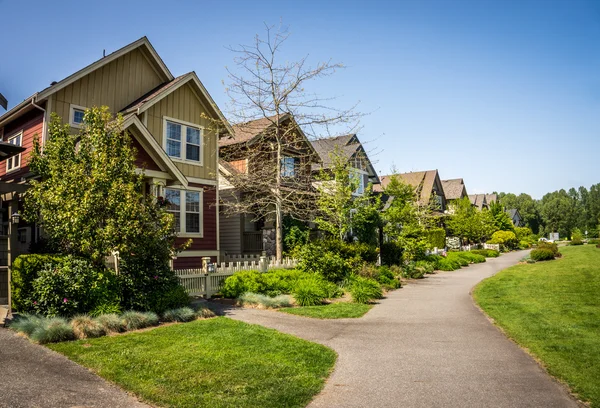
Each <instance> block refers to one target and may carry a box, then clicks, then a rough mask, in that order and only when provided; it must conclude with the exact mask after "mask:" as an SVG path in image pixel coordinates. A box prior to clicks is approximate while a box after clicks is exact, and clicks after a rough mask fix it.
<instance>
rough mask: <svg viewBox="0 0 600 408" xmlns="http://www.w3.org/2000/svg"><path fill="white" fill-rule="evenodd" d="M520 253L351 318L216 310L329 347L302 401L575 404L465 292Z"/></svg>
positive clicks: (394, 296)
mask: <svg viewBox="0 0 600 408" xmlns="http://www.w3.org/2000/svg"><path fill="white" fill-rule="evenodd" d="M522 256H523V253H511V254H506V255H502V256H501V257H500V258H497V259H488V262H486V263H484V264H479V265H472V266H470V267H468V268H463V269H461V270H459V271H454V272H441V273H438V274H436V275H433V276H429V277H428V278H426V279H423V280H419V281H417V282H415V283H411V284H410V285H407V286H406V287H404V288H402V289H400V290H397V291H395V292H392V293H390V294H389V296H388V297H387V298H386V299H384V300H382V301H381V303H380V304H379V305H377V306H375V307H374V308H373V309H372V310H371V311H370V312H369V313H367V314H366V315H365V316H364V317H363V318H360V319H344V320H316V319H309V318H303V317H298V316H293V315H287V314H283V313H279V312H272V311H261V310H253V309H229V310H225V314H226V315H227V316H229V317H231V318H234V319H238V320H243V321H245V322H248V323H257V324H261V325H264V326H268V327H272V328H275V329H277V330H280V331H282V332H286V333H291V334H294V335H296V336H299V337H302V338H305V339H307V340H311V341H316V342H319V343H322V344H324V345H327V346H329V347H331V348H333V349H334V350H335V351H337V352H338V354H339V358H338V362H337V364H336V368H335V371H334V373H333V374H332V376H331V377H330V379H329V380H328V382H327V384H326V386H325V388H324V390H323V392H321V394H319V395H318V396H317V397H316V398H315V399H314V401H313V402H312V403H311V404H310V407H315V408H316V407H478V408H480V407H536V408H538V407H544V408H551V407H577V406H579V404H578V403H577V402H576V401H575V400H574V399H573V398H572V397H571V396H570V395H569V394H568V392H567V391H566V389H565V388H564V387H563V386H562V385H561V384H559V383H557V382H556V381H555V380H553V379H552V378H551V377H550V376H549V375H548V374H547V373H546V372H545V371H544V370H542V369H541V368H540V366H539V365H538V364H537V363H536V362H535V361H534V360H533V359H532V358H531V357H530V356H529V355H527V354H526V353H525V352H524V351H523V350H521V349H520V348H519V347H518V346H517V345H516V344H514V343H513V342H512V341H510V340H508V339H507V338H506V337H505V336H504V335H503V334H502V333H501V332H500V331H499V330H498V329H497V328H496V327H494V326H493V325H492V324H491V323H490V322H489V321H488V320H487V318H486V317H485V316H484V315H483V314H482V313H481V312H480V311H479V309H478V308H477V307H476V306H475V305H474V303H473V301H472V299H471V296H470V290H471V288H473V286H474V285H475V284H477V282H479V281H481V280H482V279H484V278H486V277H488V276H491V275H493V274H494V273H496V272H498V271H500V270H502V269H504V268H506V267H508V266H510V265H513V264H515V263H517V262H518V260H519V259H520V258H521V257H522Z"/></svg>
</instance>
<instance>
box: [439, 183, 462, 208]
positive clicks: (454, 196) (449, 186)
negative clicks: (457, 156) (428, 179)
mask: <svg viewBox="0 0 600 408" xmlns="http://www.w3.org/2000/svg"><path fill="white" fill-rule="evenodd" d="M442 187H443V188H444V195H445V196H446V202H447V203H448V206H449V207H450V204H452V203H453V202H455V201H457V200H461V199H463V198H465V197H468V194H467V188H466V187H465V182H464V181H463V179H461V178H458V179H450V180H442Z"/></svg>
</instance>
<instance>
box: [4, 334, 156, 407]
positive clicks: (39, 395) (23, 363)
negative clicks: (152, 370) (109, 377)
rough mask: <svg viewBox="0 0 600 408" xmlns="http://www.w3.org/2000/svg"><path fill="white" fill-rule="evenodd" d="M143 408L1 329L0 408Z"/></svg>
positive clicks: (88, 373)
mask: <svg viewBox="0 0 600 408" xmlns="http://www.w3.org/2000/svg"><path fill="white" fill-rule="evenodd" d="M5 407H6V408H37V407H39V408H55V407H56V408H64V407H73V408H92V407H93V408H129V407H135V408H143V407H148V406H147V405H145V404H142V403H140V402H138V401H137V400H136V399H135V398H134V397H132V396H130V395H128V394H127V393H125V392H124V391H123V390H121V389H120V388H118V387H117V386H114V385H112V384H109V383H108V382H106V381H104V380H103V379H102V378H100V377H98V376H97V375H95V374H94V373H92V372H91V371H89V370H88V369H86V368H84V367H82V366H80V365H78V364H76V363H74V362H72V361H71V360H69V359H68V358H66V357H64V356H62V355H60V354H58V353H55V352H54V351H52V350H50V349H47V348H46V347H40V346H38V345H35V344H32V343H31V342H30V341H29V340H27V339H25V338H23V337H20V336H17V335H16V334H14V333H13V332H12V331H10V330H8V329H2V328H0V408H5Z"/></svg>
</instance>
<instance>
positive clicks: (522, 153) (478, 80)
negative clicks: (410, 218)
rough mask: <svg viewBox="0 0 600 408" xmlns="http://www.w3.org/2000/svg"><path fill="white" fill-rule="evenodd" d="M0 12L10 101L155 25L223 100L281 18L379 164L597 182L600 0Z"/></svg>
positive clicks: (164, 48)
mask: <svg viewBox="0 0 600 408" xmlns="http://www.w3.org/2000/svg"><path fill="white" fill-rule="evenodd" d="M0 16H2V18H1V19H0V20H1V24H2V25H3V27H2V33H3V34H2V37H1V38H0V50H2V54H1V55H2V57H1V58H0V92H2V93H3V94H4V95H5V96H6V97H7V98H8V100H9V104H10V106H14V105H15V104H17V103H18V102H20V101H22V100H23V99H24V98H26V97H27V96H29V95H31V94H32V93H34V92H36V91H38V90H41V89H43V88H45V87H46V86H47V85H48V84H49V83H50V82H51V81H53V80H60V79H62V78H64V77H65V76H67V75H69V74H71V73H73V72H74V71H76V70H78V69H80V68H82V67H83V66H85V65H87V64H89V63H91V62H93V61H95V60H96V59H98V58H100V57H101V56H102V50H103V49H106V51H107V53H109V52H112V51H114V50H116V49H118V48H120V47H122V46H123V45H125V44H127V43H129V42H131V41H134V40H136V39H138V38H139V37H141V36H143V35H146V36H148V38H149V39H150V41H151V42H152V43H153V45H154V46H155V48H156V49H157V51H158V53H159V54H160V55H161V56H162V57H163V59H164V61H165V62H166V64H167V65H168V66H169V68H170V69H171V71H172V72H173V73H174V75H178V74H182V73H185V72H188V71H192V70H195V71H196V72H197V73H198V75H199V77H200V79H201V80H202V82H203V83H204V85H205V86H206V88H207V89H208V90H209V92H210V93H211V95H212V96H213V98H214V99H215V100H216V102H217V104H219V105H220V106H221V107H222V108H223V109H224V110H226V102H227V97H226V95H225V93H224V86H223V85H222V81H223V80H225V81H226V79H227V74H226V70H225V67H226V66H229V67H231V66H233V55H232V53H231V52H230V51H228V50H227V49H226V47H227V46H235V45H237V44H240V43H244V44H247V43H250V42H251V41H252V39H253V37H254V35H255V34H257V33H262V32H263V27H264V25H263V24H264V23H265V22H266V23H269V24H278V23H279V21H280V20H281V21H282V22H283V23H284V24H285V25H287V26H289V30H290V32H291V33H292V36H291V38H290V39H289V41H288V42H287V44H286V48H285V57H286V58H289V59H290V60H295V59H298V58H301V57H303V56H304V55H306V54H310V57H309V61H310V62H312V63H313V64H314V63H317V62H319V61H322V60H327V59H332V60H333V61H335V62H342V63H344V64H345V65H346V66H347V69H345V70H343V71H341V72H339V73H338V74H336V75H335V76H333V77H329V78H326V79H322V80H320V82H319V83H318V88H319V92H320V94H321V95H322V96H337V97H338V99H337V101H336V102H335V104H336V105H339V106H340V107H347V106H349V105H352V104H353V103H355V102H357V101H360V105H359V109H360V110H361V111H362V112H369V115H367V116H365V117H364V118H363V119H362V129H361V131H360V133H359V138H360V139H361V140H362V141H364V142H367V143H366V146H367V150H369V151H370V152H372V160H373V161H374V162H375V163H376V164H375V167H376V168H377V170H378V171H379V172H380V173H381V174H387V173H388V172H389V170H390V169H391V167H392V166H395V167H396V168H397V169H398V170H399V171H417V170H427V169H435V168H437V169H438V170H439V171H440V175H441V177H442V178H443V179H446V178H457V177H462V178H464V179H465V183H466V187H467V190H468V192H469V193H480V192H491V191H507V192H514V193H521V192H526V193H529V194H531V195H532V196H534V197H536V198H539V197H541V196H542V195H543V194H545V193H546V192H549V191H554V190H556V189H559V188H565V189H568V188H570V187H578V186H580V185H583V186H586V187H589V186H590V185H591V184H595V183H598V182H600V171H599V168H598V163H599V162H600V160H599V158H598V154H599V152H600V2H598V1H578V0H567V1H554V0H544V1H522V0H505V1H486V0H479V1H450V0H441V1H427V0H421V1H419V0H417V1H408V0H405V1H340V2H335V1H322V0H321V1H302V2H297V1H296V2H291V1H289V2H288V1H283V0H280V1H265V2H260V1H252V2H248V1H239V2H238V1H194V2H192V1H190V2H184V1H171V2H164V1H140V2H137V1H127V2H116V1H103V2H81V1H78V2H75V1H56V2H48V1H43V2H42V1H40V2H35V1H33V2H16V1H7V0H0ZM315 85H316V84H315Z"/></svg>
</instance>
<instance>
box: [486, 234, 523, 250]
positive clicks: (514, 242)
mask: <svg viewBox="0 0 600 408" xmlns="http://www.w3.org/2000/svg"><path fill="white" fill-rule="evenodd" d="M487 243H488V244H500V249H506V250H511V249H516V248H517V247H518V246H519V240H518V239H517V236H516V235H515V233H514V232H512V231H496V232H494V233H493V234H492V239H491V240H489V241H488V242H487Z"/></svg>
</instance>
